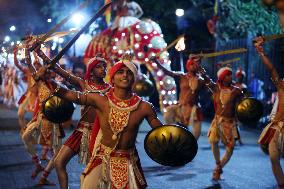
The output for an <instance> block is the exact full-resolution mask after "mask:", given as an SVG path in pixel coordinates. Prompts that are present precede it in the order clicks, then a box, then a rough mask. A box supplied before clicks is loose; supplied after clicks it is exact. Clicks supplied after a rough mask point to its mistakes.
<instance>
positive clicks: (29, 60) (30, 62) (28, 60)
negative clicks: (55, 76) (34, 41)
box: [25, 49, 39, 81]
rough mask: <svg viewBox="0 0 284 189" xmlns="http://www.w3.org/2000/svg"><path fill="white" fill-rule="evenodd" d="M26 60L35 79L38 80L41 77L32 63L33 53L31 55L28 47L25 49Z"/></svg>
mask: <svg viewBox="0 0 284 189" xmlns="http://www.w3.org/2000/svg"><path fill="white" fill-rule="evenodd" d="M25 60H26V63H27V65H28V68H29V70H30V72H31V73H32V76H33V78H34V80H36V81H38V80H39V77H38V75H37V74H36V73H37V71H36V69H35V67H34V66H33V65H32V60H31V55H30V52H29V50H28V49H25Z"/></svg>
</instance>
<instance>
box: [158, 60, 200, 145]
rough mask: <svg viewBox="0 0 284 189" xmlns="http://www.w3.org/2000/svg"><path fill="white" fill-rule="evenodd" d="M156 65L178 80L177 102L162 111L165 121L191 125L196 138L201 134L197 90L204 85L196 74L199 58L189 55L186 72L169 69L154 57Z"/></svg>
mask: <svg viewBox="0 0 284 189" xmlns="http://www.w3.org/2000/svg"><path fill="white" fill-rule="evenodd" d="M153 60H154V61H155V62H156V63H157V66H158V67H159V68H160V69H161V70H162V71H163V72H164V73H165V74H166V75H169V76H171V77H173V78H175V79H177V80H179V86H180V94H179V102H178V104H175V105H171V106H169V107H167V109H166V110H167V112H165V113H164V118H165V122H166V123H167V124H172V123H176V122H179V123H180V124H181V125H184V126H186V127H187V126H188V125H191V126H192V133H193V135H194V137H195V139H196V140H197V139H198V138H199V136H200V134H201V120H202V118H203V115H202V112H201V108H200V107H199V106H198V97H199V92H200V90H201V89H202V87H204V84H205V83H204V80H203V79H202V78H201V77H200V76H199V75H198V67H199V65H198V63H199V61H200V58H199V57H198V56H195V55H191V57H190V58H189V60H188V61H187V63H186V69H187V70H188V72H187V73H180V72H173V71H169V70H168V69H166V68H165V67H163V66H162V65H161V63H160V62H159V61H158V60H157V59H156V58H155V59H153Z"/></svg>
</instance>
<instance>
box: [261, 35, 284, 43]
mask: <svg viewBox="0 0 284 189" xmlns="http://www.w3.org/2000/svg"><path fill="white" fill-rule="evenodd" d="M283 37H284V34H276V35H269V36H263V39H264V41H265V42H266V41H271V40H275V39H279V38H283Z"/></svg>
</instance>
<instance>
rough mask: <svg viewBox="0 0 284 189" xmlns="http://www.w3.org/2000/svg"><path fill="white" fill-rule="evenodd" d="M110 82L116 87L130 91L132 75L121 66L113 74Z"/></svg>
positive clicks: (132, 80) (127, 69) (126, 68)
mask: <svg viewBox="0 0 284 189" xmlns="http://www.w3.org/2000/svg"><path fill="white" fill-rule="evenodd" d="M112 82H113V83H114V86H116V87H119V88H123V89H127V88H128V89H130V88H131V87H132V85H133V84H134V74H133V73H132V71H131V70H130V69H129V68H128V67H126V66H123V67H121V68H120V69H119V70H118V71H117V72H116V73H115V74H114V76H113V79H112Z"/></svg>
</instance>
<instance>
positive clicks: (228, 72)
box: [217, 67, 232, 82]
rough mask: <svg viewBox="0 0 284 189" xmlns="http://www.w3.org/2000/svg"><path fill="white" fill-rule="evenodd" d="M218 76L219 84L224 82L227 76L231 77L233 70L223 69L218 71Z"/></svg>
mask: <svg viewBox="0 0 284 189" xmlns="http://www.w3.org/2000/svg"><path fill="white" fill-rule="evenodd" d="M217 74H218V82H222V81H223V80H224V79H225V77H226V76H227V75H231V74H232V70H231V69H229V68H226V67H224V68H221V69H220V70H219V71H218V73H217Z"/></svg>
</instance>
